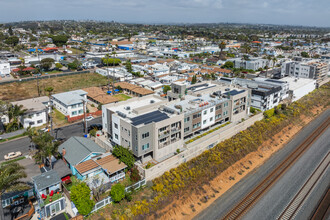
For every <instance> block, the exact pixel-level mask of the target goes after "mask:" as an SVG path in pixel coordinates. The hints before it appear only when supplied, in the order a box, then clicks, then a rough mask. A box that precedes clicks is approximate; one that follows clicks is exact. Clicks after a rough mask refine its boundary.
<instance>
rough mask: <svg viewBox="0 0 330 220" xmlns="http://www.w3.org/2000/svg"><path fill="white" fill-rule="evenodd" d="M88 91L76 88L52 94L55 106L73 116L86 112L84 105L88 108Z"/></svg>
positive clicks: (65, 113) (66, 114)
mask: <svg viewBox="0 0 330 220" xmlns="http://www.w3.org/2000/svg"><path fill="white" fill-rule="evenodd" d="M86 95H87V92H85V91H83V90H74V91H70V92H63V93H58V94H54V95H52V96H51V100H52V104H53V107H55V108H56V109H57V110H58V111H60V112H61V113H63V114H64V115H65V116H67V117H69V118H71V117H76V116H80V115H83V114H84V106H85V110H86V105H84V102H86V103H87V96H86Z"/></svg>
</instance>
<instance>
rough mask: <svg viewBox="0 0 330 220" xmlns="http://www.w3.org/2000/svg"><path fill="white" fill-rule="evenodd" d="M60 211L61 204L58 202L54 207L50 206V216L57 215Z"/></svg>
mask: <svg viewBox="0 0 330 220" xmlns="http://www.w3.org/2000/svg"><path fill="white" fill-rule="evenodd" d="M58 211H60V203H59V202H57V203H55V204H53V205H51V206H50V215H51V216H52V215H54V214H56V212H58Z"/></svg>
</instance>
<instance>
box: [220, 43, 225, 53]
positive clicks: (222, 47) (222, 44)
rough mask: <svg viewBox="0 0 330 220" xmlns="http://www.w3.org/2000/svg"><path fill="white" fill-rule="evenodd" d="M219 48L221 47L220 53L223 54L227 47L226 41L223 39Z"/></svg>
mask: <svg viewBox="0 0 330 220" xmlns="http://www.w3.org/2000/svg"><path fill="white" fill-rule="evenodd" d="M219 48H220V54H222V51H223V50H224V49H226V42H224V41H221V43H220V44H219Z"/></svg>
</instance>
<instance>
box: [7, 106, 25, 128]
mask: <svg viewBox="0 0 330 220" xmlns="http://www.w3.org/2000/svg"><path fill="white" fill-rule="evenodd" d="M26 111H27V109H23V105H11V106H9V109H8V117H9V121H14V122H17V124H18V129H20V118H21V117H22V116H23V115H24V113H25V112H26Z"/></svg>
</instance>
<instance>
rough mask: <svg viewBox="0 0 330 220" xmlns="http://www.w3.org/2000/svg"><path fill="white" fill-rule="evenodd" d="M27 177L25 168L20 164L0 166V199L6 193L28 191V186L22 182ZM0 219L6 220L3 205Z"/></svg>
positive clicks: (0, 210)
mask: <svg viewBox="0 0 330 220" xmlns="http://www.w3.org/2000/svg"><path fill="white" fill-rule="evenodd" d="M25 177H26V173H25V172H24V167H23V166H21V165H19V164H18V163H8V164H3V163H2V164H1V165H0V198H1V197H2V195H3V193H5V192H6V191H9V192H11V191H20V190H25V189H27V185H26V184H25V183H23V182H22V181H21V179H22V178H25ZM0 219H5V218H4V213H3V208H2V205H1V206H0Z"/></svg>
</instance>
